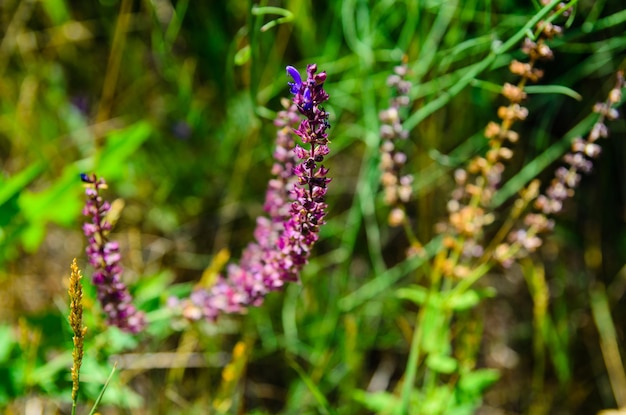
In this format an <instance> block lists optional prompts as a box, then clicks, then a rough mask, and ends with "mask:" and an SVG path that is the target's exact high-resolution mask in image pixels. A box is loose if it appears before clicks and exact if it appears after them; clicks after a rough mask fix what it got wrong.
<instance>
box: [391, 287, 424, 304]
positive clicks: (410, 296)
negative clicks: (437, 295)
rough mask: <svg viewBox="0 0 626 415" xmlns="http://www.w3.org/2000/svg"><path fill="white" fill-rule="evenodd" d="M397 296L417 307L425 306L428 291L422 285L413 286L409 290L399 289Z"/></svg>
mask: <svg viewBox="0 0 626 415" xmlns="http://www.w3.org/2000/svg"><path fill="white" fill-rule="evenodd" d="M396 295H397V296H398V298H400V299H402V300H409V301H412V302H413V303H415V304H416V305H423V304H424V302H425V301H426V297H427V296H428V291H427V290H426V288H424V287H422V286H420V285H412V286H411V287H407V288H399V289H398V290H397V291H396Z"/></svg>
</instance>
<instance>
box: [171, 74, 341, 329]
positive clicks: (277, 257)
mask: <svg viewBox="0 0 626 415" xmlns="http://www.w3.org/2000/svg"><path fill="white" fill-rule="evenodd" d="M287 74H288V75H289V76H290V77H291V78H292V79H293V82H289V88H290V92H291V93H292V94H293V95H294V96H293V103H292V104H286V103H283V106H284V110H283V111H280V112H279V113H278V116H277V119H276V121H275V125H276V126H277V127H279V130H278V133H277V135H276V148H275V150H274V160H275V163H274V166H273V167H272V174H273V175H274V178H272V179H271V180H270V181H269V184H268V187H267V191H266V195H265V204H264V210H265V211H266V212H267V214H268V217H259V218H258V219H257V225H256V229H255V231H254V238H255V242H253V243H251V244H249V245H248V247H247V248H246V249H245V250H244V252H243V253H242V258H241V261H240V263H239V264H230V265H229V266H228V268H227V276H225V277H223V276H219V277H218V278H217V281H216V282H215V283H214V284H213V285H212V286H211V287H209V288H205V287H198V288H197V289H195V290H194V291H193V293H192V294H191V295H190V297H189V299H185V300H183V301H182V302H181V301H178V300H176V299H171V300H170V302H169V304H170V306H172V307H177V308H179V309H180V310H181V311H182V313H183V315H184V316H185V317H186V318H189V319H191V320H197V319H200V318H206V319H209V320H213V321H214V320H215V319H217V317H218V316H219V315H220V314H221V313H242V312H245V310H246V309H247V307H250V306H258V305H260V304H262V302H263V299H264V298H265V296H266V295H267V294H268V293H269V292H271V291H275V290H280V289H282V288H283V286H284V284H285V283H287V282H296V281H299V274H300V271H301V270H302V267H303V266H304V265H305V264H306V263H307V261H308V258H309V255H310V252H311V248H312V247H313V245H314V244H315V242H316V241H317V240H318V238H319V229H320V226H321V225H323V224H324V217H325V216H326V210H327V205H326V203H325V195H326V188H327V185H328V183H329V182H330V180H331V179H330V178H328V177H326V175H327V173H328V169H327V168H325V167H324V166H323V165H322V164H321V163H322V162H323V161H324V157H325V156H326V155H327V154H328V153H329V148H328V142H329V141H328V133H327V132H326V130H327V129H328V128H329V124H328V113H327V112H326V111H325V110H324V108H323V107H322V104H323V103H324V102H326V101H327V100H328V94H327V93H326V91H325V90H324V82H325V80H326V73H325V72H321V73H317V65H315V64H312V65H308V66H307V69H306V74H307V78H306V79H305V80H303V79H302V77H301V75H300V73H299V72H298V70H297V69H296V68H294V67H293V66H288V67H287ZM298 113H299V114H300V115H302V116H304V118H303V119H302V120H300V117H299V116H298V115H297V114H298ZM296 125H297V127H296ZM296 136H297V137H299V138H300V140H301V142H302V144H304V145H305V146H306V147H303V146H301V145H299V144H295V140H294V137H296Z"/></svg>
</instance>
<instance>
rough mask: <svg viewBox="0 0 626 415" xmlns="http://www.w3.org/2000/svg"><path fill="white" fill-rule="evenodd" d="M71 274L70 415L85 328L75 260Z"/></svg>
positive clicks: (73, 403)
mask: <svg viewBox="0 0 626 415" xmlns="http://www.w3.org/2000/svg"><path fill="white" fill-rule="evenodd" d="M71 270H72V273H71V274H70V284H69V288H68V290H67V292H68V294H69V296H70V315H69V322H70V326H71V327H72V332H73V333H74V337H73V342H74V347H73V348H72V361H73V364H72V415H73V414H75V413H76V404H77V397H78V388H79V373H80V366H81V364H82V362H83V355H84V353H85V350H84V343H85V333H86V332H87V327H85V326H83V286H82V284H81V279H82V278H83V276H82V275H81V273H80V270H79V269H78V265H77V264H76V258H74V260H73V261H72V265H71Z"/></svg>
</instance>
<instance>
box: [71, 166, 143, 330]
mask: <svg viewBox="0 0 626 415" xmlns="http://www.w3.org/2000/svg"><path fill="white" fill-rule="evenodd" d="M81 180H82V181H83V182H84V183H86V184H87V188H86V190H85V194H86V195H87V202H86V204H85V207H84V209H83V215H85V216H87V217H88V218H90V220H91V222H86V223H85V224H84V225H83V232H84V234H85V236H86V237H87V241H88V245H87V248H86V252H87V258H88V260H89V263H90V264H91V266H92V267H93V268H94V273H93V277H92V281H93V284H94V285H95V286H96V288H97V290H98V300H99V301H100V305H101V306H102V309H103V310H104V312H105V313H106V315H107V323H108V324H110V325H112V326H116V327H119V328H120V329H122V330H124V331H127V332H131V333H138V332H139V331H141V330H142V329H143V327H144V326H145V324H146V321H145V315H144V314H143V312H140V311H137V309H136V308H135V306H133V305H132V297H131V295H130V293H129V292H128V288H127V287H126V285H124V283H123V282H122V280H121V276H122V266H121V265H120V259H121V256H120V250H119V244H118V243H117V242H114V241H109V240H108V239H107V234H108V233H109V231H110V230H111V224H110V223H109V222H108V221H106V220H105V216H106V214H107V212H108V211H109V210H110V209H111V205H110V204H109V202H107V201H105V200H104V199H103V198H102V197H101V196H100V189H103V188H106V182H105V181H104V179H102V178H101V179H98V178H97V177H96V175H93V174H92V175H87V174H81Z"/></svg>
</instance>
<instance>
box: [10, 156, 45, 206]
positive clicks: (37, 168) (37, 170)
mask: <svg viewBox="0 0 626 415" xmlns="http://www.w3.org/2000/svg"><path fill="white" fill-rule="evenodd" d="M44 167H45V165H44V163H43V162H38V163H34V164H31V165H30V166H28V167H27V168H25V169H24V170H22V171H21V172H19V173H18V174H16V175H15V176H13V177H11V178H10V179H9V180H7V181H4V180H2V181H0V205H3V204H4V203H6V202H7V200H9V199H10V198H12V197H13V196H15V195H16V194H17V193H19V192H20V191H21V190H22V189H24V188H25V187H26V186H27V185H28V184H29V183H30V182H32V181H33V180H35V179H36V178H37V176H39V175H40V174H41V172H42V171H43V169H44Z"/></svg>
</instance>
